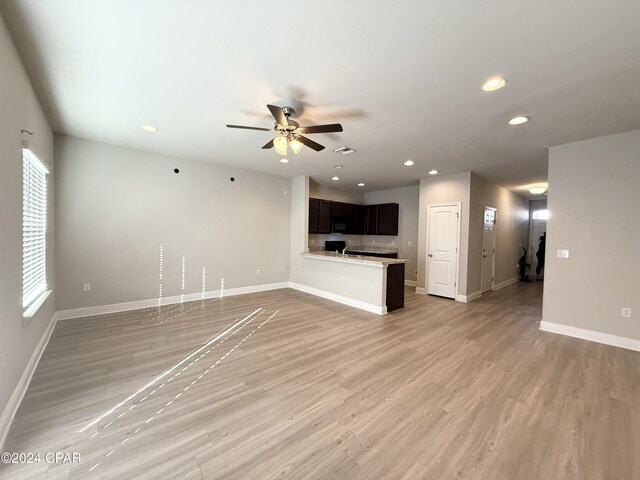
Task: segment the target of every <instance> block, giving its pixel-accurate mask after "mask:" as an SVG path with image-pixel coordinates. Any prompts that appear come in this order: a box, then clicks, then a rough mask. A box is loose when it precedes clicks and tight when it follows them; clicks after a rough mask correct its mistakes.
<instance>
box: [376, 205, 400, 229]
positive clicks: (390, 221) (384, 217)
mask: <svg viewBox="0 0 640 480" xmlns="http://www.w3.org/2000/svg"><path fill="white" fill-rule="evenodd" d="M398 213H399V206H398V204H397V203H383V204H382V205H378V235H398Z"/></svg>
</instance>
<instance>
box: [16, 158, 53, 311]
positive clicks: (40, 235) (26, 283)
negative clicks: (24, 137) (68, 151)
mask: <svg viewBox="0 0 640 480" xmlns="http://www.w3.org/2000/svg"><path fill="white" fill-rule="evenodd" d="M47 173H49V171H48V170H47V167H45V166H44V164H43V163H42V162H41V161H40V160H38V158H37V157H36V156H35V155H34V154H33V152H31V151H30V150H29V149H26V148H23V149H22V306H23V308H27V307H28V306H29V305H30V304H31V303H32V302H33V301H34V300H35V299H37V298H38V297H39V296H40V295H41V294H42V293H44V292H45V291H46V290H47V277H46V258H45V253H46V233H47V178H46V175H47Z"/></svg>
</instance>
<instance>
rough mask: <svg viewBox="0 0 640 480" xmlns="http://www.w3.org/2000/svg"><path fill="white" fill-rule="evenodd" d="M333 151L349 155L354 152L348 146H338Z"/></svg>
mask: <svg viewBox="0 0 640 480" xmlns="http://www.w3.org/2000/svg"><path fill="white" fill-rule="evenodd" d="M334 152H336V153H339V154H340V155H349V154H350V153H353V152H355V150H354V149H353V148H349V147H340V148H336V149H335V150H334Z"/></svg>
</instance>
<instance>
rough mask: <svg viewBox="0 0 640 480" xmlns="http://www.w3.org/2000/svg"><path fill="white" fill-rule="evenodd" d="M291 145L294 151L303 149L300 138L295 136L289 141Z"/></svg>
mask: <svg viewBox="0 0 640 480" xmlns="http://www.w3.org/2000/svg"><path fill="white" fill-rule="evenodd" d="M289 146H290V147H291V150H293V153H296V154H297V153H298V152H299V151H300V150H302V147H303V145H302V143H300V142H299V141H298V140H296V139H295V138H294V139H293V140H291V141H290V142H289Z"/></svg>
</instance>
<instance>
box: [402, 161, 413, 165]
mask: <svg viewBox="0 0 640 480" xmlns="http://www.w3.org/2000/svg"><path fill="white" fill-rule="evenodd" d="M404 164H405V166H407V167H410V166H411V165H413V160H407V161H406V162H404Z"/></svg>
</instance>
